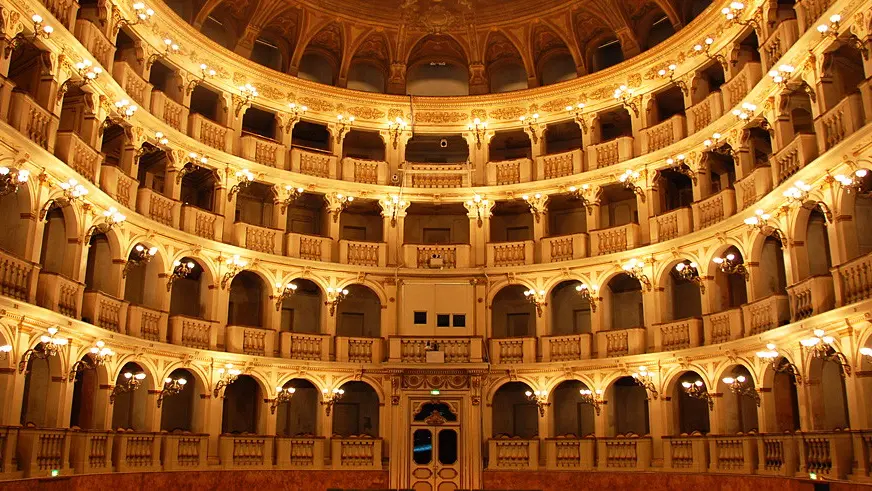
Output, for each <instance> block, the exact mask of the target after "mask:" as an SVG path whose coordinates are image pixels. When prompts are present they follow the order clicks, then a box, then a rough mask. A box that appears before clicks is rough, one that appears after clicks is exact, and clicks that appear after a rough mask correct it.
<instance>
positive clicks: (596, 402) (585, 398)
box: [578, 389, 605, 416]
mask: <svg viewBox="0 0 872 491" xmlns="http://www.w3.org/2000/svg"><path fill="white" fill-rule="evenodd" d="M578 393H579V394H581V403H582V404H588V405H591V406H593V409H594V410H595V411H596V415H597V416H599V415H600V409H601V407H602V405H603V404H605V401H603V391H602V389H597V390H590V389H581V390H579V391H578Z"/></svg>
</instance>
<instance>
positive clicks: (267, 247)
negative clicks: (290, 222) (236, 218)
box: [233, 222, 284, 254]
mask: <svg viewBox="0 0 872 491" xmlns="http://www.w3.org/2000/svg"><path fill="white" fill-rule="evenodd" d="M283 235H284V234H283V233H282V231H281V230H277V229H274V228H267V227H259V226H257V225H251V224H249V223H244V222H236V223H234V224H233V244H235V245H237V246H239V247H244V248H246V249H250V250H252V251H257V252H265V253H267V254H281V253H282V238H283Z"/></svg>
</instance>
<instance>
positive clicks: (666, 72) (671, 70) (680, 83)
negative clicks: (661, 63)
mask: <svg viewBox="0 0 872 491" xmlns="http://www.w3.org/2000/svg"><path fill="white" fill-rule="evenodd" d="M677 69H678V65H676V64H675V63H670V64H669V65H668V66H667V67H666V68H661V69H660V70H658V71H657V75H658V76H659V77H660V78H668V79H669V82H670V83H673V84H675V86H676V87H678V88H679V89H681V92H682V93H684V95H687V94H688V93H689V92H690V88H689V87H688V86H687V83H686V82H685V81H684V80H675V70H677Z"/></svg>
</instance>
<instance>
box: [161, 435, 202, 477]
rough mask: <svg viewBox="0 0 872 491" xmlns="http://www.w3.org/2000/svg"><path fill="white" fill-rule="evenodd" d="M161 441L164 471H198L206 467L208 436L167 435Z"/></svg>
mask: <svg viewBox="0 0 872 491" xmlns="http://www.w3.org/2000/svg"><path fill="white" fill-rule="evenodd" d="M161 440H162V442H163V445H162V446H161V460H162V461H163V468H164V470H165V471H181V470H199V469H202V468H204V467H205V466H206V462H207V456H208V451H209V435H205V434H195V433H167V434H164V435H163V438H161Z"/></svg>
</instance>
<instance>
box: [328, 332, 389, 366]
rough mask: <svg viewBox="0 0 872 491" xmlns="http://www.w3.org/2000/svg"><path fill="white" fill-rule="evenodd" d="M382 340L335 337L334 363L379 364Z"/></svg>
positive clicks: (381, 356)
mask: <svg viewBox="0 0 872 491" xmlns="http://www.w3.org/2000/svg"><path fill="white" fill-rule="evenodd" d="M382 343H383V341H382V338H354V337H345V336H336V361H348V362H352V363H381V361H382V358H383V356H384V355H383V354H382Z"/></svg>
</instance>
